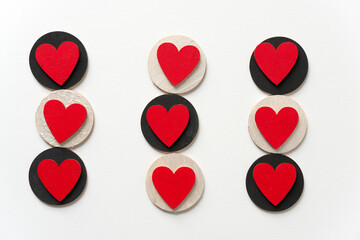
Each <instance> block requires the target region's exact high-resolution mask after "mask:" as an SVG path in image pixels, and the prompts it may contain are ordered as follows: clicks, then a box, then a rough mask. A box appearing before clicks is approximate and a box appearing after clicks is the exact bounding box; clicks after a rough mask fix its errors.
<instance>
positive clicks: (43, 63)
mask: <svg viewBox="0 0 360 240" xmlns="http://www.w3.org/2000/svg"><path fill="white" fill-rule="evenodd" d="M35 58H36V61H37V62H38V64H39V66H40V67H41V69H42V70H44V72H45V73H46V74H47V75H48V76H49V77H50V78H51V79H52V80H54V81H55V82H56V83H57V84H59V85H60V86H62V85H63V84H64V83H65V82H66V80H68V78H69V76H70V75H71V73H72V72H73V71H74V68H75V66H76V64H77V62H78V60H79V48H78V46H77V45H76V44H75V43H73V42H63V43H62V44H60V46H59V47H58V49H56V48H55V47H54V46H53V45H51V44H41V45H40V46H39V47H38V48H37V49H36V52H35Z"/></svg>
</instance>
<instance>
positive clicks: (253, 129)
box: [248, 95, 307, 153]
mask: <svg viewBox="0 0 360 240" xmlns="http://www.w3.org/2000/svg"><path fill="white" fill-rule="evenodd" d="M261 107H271V108H272V109H274V111H275V112H276V113H278V112H279V111H280V109H282V108H284V107H292V108H294V109H295V110H296V111H297V112H298V115H299V121H298V124H297V126H296V128H295V130H294V131H293V132H292V134H291V135H290V137H289V138H288V139H287V140H286V141H285V142H284V143H283V145H281V146H280V147H279V148H278V149H275V148H273V147H272V146H271V145H270V144H269V143H268V142H267V141H266V139H265V138H264V136H263V135H262V134H261V132H260V131H259V129H258V127H257V125H256V122H255V113H256V111H257V110H258V109H259V108H261ZM248 128H249V134H250V137H251V139H252V140H253V142H254V143H255V144H256V145H257V146H258V147H259V148H261V149H262V150H264V151H265V152H269V153H286V152H289V151H291V150H293V149H294V148H296V147H297V146H298V145H299V144H300V143H301V141H302V140H303V139H304V137H305V134H306V129H307V121H306V116H305V113H304V111H303V110H302V108H301V107H300V105H299V104H298V103H297V102H295V101H294V100H292V99H291V98H289V97H286V96H282V95H275V96H270V97H267V98H265V99H263V100H261V101H260V102H259V103H257V104H256V105H255V106H254V107H253V108H252V110H251V112H250V116H249V126H248Z"/></svg>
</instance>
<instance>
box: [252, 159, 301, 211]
mask: <svg viewBox="0 0 360 240" xmlns="http://www.w3.org/2000/svg"><path fill="white" fill-rule="evenodd" d="M253 176H254V180H255V183H256V185H257V186H258V188H259V189H260V191H261V192H262V194H264V196H265V197H266V198H267V199H268V200H269V201H270V202H271V203H272V204H273V205H274V206H277V205H278V204H279V203H280V202H281V201H282V200H283V199H284V198H285V196H286V195H287V194H288V192H289V191H290V189H291V188H292V187H293V185H294V183H295V180H296V169H295V167H294V166H293V165H292V164H290V163H282V164H280V165H279V166H278V167H277V168H276V170H274V168H273V167H272V166H271V165H270V164H267V163H260V164H258V165H256V166H255V168H254V172H253Z"/></svg>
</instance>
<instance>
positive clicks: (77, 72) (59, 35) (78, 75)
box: [29, 32, 88, 89]
mask: <svg viewBox="0 0 360 240" xmlns="http://www.w3.org/2000/svg"><path fill="white" fill-rule="evenodd" d="M64 42H73V43H75V44H76V45H77V46H78V48H79V59H78V61H77V64H76V66H75V68H74V70H73V71H72V73H71V75H70V76H69V77H68V79H67V80H66V82H65V83H64V84H63V85H59V84H57V83H56V82H55V81H54V80H53V79H51V78H50V77H49V76H48V75H47V74H46V73H45V71H44V70H43V69H42V68H41V67H40V65H39V63H38V62H37V60H36V57H35V52H36V49H37V48H38V47H39V46H40V45H42V44H51V45H53V46H54V47H55V48H58V47H59V46H60V45H61V44H62V43H64ZM29 64H30V69H31V72H32V73H33V75H34V77H35V78H36V80H38V82H39V83H40V84H41V85H43V86H45V87H47V88H51V89H67V88H70V87H72V86H74V85H75V84H77V83H78V82H79V81H80V80H81V79H82V78H83V76H84V74H85V72H86V69H87V65H88V57H87V53H86V49H85V47H84V45H83V44H82V43H81V42H80V40H79V39H77V38H76V37H75V36H73V35H71V34H69V33H66V32H50V33H47V34H45V35H43V36H42V37H40V38H39V39H38V40H37V41H36V42H35V44H34V46H33V47H32V49H31V51H30V56H29Z"/></svg>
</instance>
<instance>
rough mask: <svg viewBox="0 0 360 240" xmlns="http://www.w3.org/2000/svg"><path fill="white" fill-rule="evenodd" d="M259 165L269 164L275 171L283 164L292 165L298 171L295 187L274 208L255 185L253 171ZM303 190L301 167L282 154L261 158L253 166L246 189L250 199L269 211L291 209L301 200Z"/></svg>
mask: <svg viewBox="0 0 360 240" xmlns="http://www.w3.org/2000/svg"><path fill="white" fill-rule="evenodd" d="M259 163H268V164H270V165H271V166H272V167H273V168H274V169H276V168H277V166H279V165H280V164H282V163H290V164H292V165H293V166H294V167H295V169H296V180H295V183H294V185H293V187H292V188H291V190H290V191H289V192H288V194H287V195H286V196H285V198H284V199H283V200H282V201H281V202H280V203H279V204H278V205H277V206H274V205H273V204H271V202H270V201H269V200H267V199H266V198H265V196H264V195H263V194H262V193H261V191H260V190H259V188H258V187H257V185H256V183H255V180H254V177H253V171H254V168H255V166H256V165H258V164H259ZM303 188H304V177H303V174H302V172H301V169H300V167H299V166H298V165H297V164H296V162H295V161H293V160H292V159H291V158H289V157H287V156H285V155H282V154H268V155H264V156H262V157H260V158H259V159H258V160H256V161H255V162H254V163H253V164H252V165H251V167H250V168H249V171H248V173H247V176H246V189H247V192H248V194H249V197H250V198H251V200H252V201H253V202H254V203H255V204H256V205H257V206H258V207H260V208H262V209H264V210H268V211H283V210H285V209H288V208H289V207H291V206H292V205H294V204H295V203H296V202H297V200H298V199H299V198H300V196H301V193H302V191H303Z"/></svg>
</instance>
